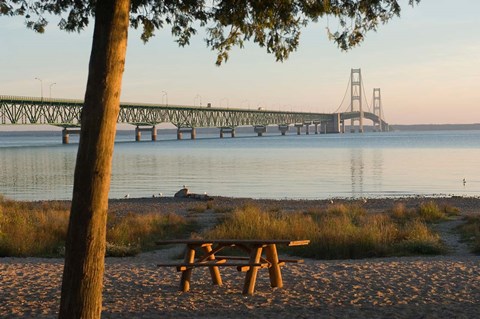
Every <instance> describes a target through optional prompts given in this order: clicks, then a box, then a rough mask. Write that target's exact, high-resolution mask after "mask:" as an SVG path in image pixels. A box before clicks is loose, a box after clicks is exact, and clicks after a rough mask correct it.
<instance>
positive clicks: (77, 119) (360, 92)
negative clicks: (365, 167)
mask: <svg viewBox="0 0 480 319" xmlns="http://www.w3.org/2000/svg"><path fill="white" fill-rule="evenodd" d="M348 87H349V88H350V104H349V105H348V106H347V108H346V109H345V110H344V111H343V112H342V111H341V110H342V106H343V105H344V101H345V97H346V95H347V94H345V96H344V98H343V100H342V103H341V104H340V106H339V108H338V109H337V110H336V111H335V112H333V113H312V112H293V111H292V112H285V111H273V110H265V109H262V108H259V109H255V110H250V109H248V110H246V109H241V108H222V107H211V106H210V104H207V106H206V107H201V106H187V105H166V104H146V103H120V113H119V116H118V120H117V122H118V123H128V124H131V125H134V126H135V127H136V128H135V139H136V140H137V141H140V140H141V135H142V132H149V133H150V134H151V139H152V141H155V140H156V139H157V125H159V124H161V123H171V124H173V125H174V126H175V127H176V128H177V138H178V139H182V137H183V134H184V133H187V134H188V133H189V134H190V138H192V139H195V138H196V129H197V128H218V129H219V132H220V137H221V138H223V137H224V134H230V135H231V137H235V129H236V128H237V127H242V126H250V127H253V129H254V132H255V133H257V134H258V136H262V135H263V134H264V133H266V132H267V127H269V126H270V127H271V126H278V131H279V132H280V133H281V134H282V135H286V133H287V132H288V131H289V130H290V128H292V127H294V128H296V131H297V134H298V135H300V134H301V132H302V129H303V128H304V131H305V134H310V133H311V129H310V127H313V128H314V134H319V133H345V126H346V124H345V122H346V121H350V132H352V133H353V132H355V130H356V129H357V131H358V132H360V133H363V131H364V124H363V121H364V119H368V120H371V121H372V122H373V129H374V130H375V131H378V132H383V131H388V130H389V126H388V123H387V122H385V120H384V119H383V110H382V103H381V94H380V89H379V88H375V89H373V100H372V101H373V110H370V107H369V105H368V103H364V102H365V101H366V100H365V98H364V97H365V91H364V86H363V81H362V75H361V70H360V69H352V70H351V74H350V80H349V84H348V85H347V91H348ZM347 91H346V93H347ZM365 104H366V105H367V106H368V109H367V110H364V108H363V105H365ZM82 107H83V101H81V100H70V99H56V98H44V97H19V96H6V95H0V125H19V124H22V125H25V124H28V125H35V124H47V125H54V126H58V127H62V128H63V131H62V142H63V143H64V144H67V143H68V142H69V134H75V133H79V131H80V126H81V112H82ZM357 122H358V125H357V124H356V123H357ZM269 129H270V128H269Z"/></svg>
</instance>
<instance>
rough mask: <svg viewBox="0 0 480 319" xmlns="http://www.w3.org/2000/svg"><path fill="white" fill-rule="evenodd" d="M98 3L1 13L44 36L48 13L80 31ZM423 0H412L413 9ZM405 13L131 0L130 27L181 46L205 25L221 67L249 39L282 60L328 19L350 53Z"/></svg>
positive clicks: (348, 3)
mask: <svg viewBox="0 0 480 319" xmlns="http://www.w3.org/2000/svg"><path fill="white" fill-rule="evenodd" d="M96 1H97V0H83V1H82V0H58V1H55V0H37V1H26V0H10V1H1V2H0V15H9V16H14V15H20V16H25V24H26V26H27V27H28V28H30V29H33V30H35V31H36V32H40V33H42V32H44V31H45V27H46V26H47V24H48V22H47V20H46V19H45V18H44V17H43V15H44V14H45V13H48V14H54V15H59V16H61V17H62V18H61V20H60V23H59V27H60V29H62V30H66V31H77V32H80V31H81V30H83V29H84V28H85V27H86V26H88V23H89V20H90V19H92V18H94V17H95V4H96ZM419 2H420V0H409V4H410V5H415V4H417V3H419ZM207 3H208V5H207ZM400 11H401V8H400V4H399V1H398V0H209V1H208V2H207V1H206V0H178V1H175V0H131V10H130V24H131V26H132V27H133V28H140V27H141V28H142V33H141V36H140V38H141V40H142V41H143V42H147V41H148V40H149V39H150V38H152V37H153V36H154V35H155V31H156V30H159V29H161V28H164V27H165V25H169V26H170V28H171V32H172V35H173V37H174V38H175V41H176V42H177V43H178V44H179V45H180V46H185V45H188V44H189V43H190V38H191V37H192V36H193V35H195V34H196V33H197V30H196V28H197V27H205V29H206V32H207V38H206V39H205V41H206V43H207V46H209V47H210V48H211V49H212V50H213V51H216V54H217V59H216V64H217V65H221V64H222V63H223V62H226V61H227V60H228V57H229V52H230V51H231V49H232V48H233V47H234V46H238V47H243V44H244V42H245V41H253V42H255V43H257V44H258V45H259V46H260V47H264V48H266V51H267V52H268V53H271V54H273V55H274V56H275V58H276V60H277V61H283V60H285V59H287V58H288V56H289V54H290V53H291V52H292V51H294V50H296V48H297V47H298V44H299V40H300V34H301V28H303V27H304V26H306V25H307V24H308V23H310V22H316V21H318V19H319V18H322V17H325V16H329V17H331V18H333V20H334V21H336V24H337V26H336V27H337V30H334V31H330V26H329V28H328V32H329V33H328V35H329V38H330V39H331V40H332V41H334V42H335V43H336V44H337V45H338V47H339V48H340V49H341V50H349V49H351V48H353V47H355V46H357V45H358V44H360V43H361V42H362V41H363V40H364V39H365V35H366V34H367V33H368V32H369V31H376V30H377V28H378V26H379V25H380V24H384V23H387V22H388V21H390V20H391V19H392V18H394V17H396V16H399V14H400ZM329 21H330V20H329Z"/></svg>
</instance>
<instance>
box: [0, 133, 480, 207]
mask: <svg viewBox="0 0 480 319" xmlns="http://www.w3.org/2000/svg"><path fill="white" fill-rule="evenodd" d="M271 131H272V132H274V131H275V133H270V134H268V135H267V136H264V137H256V136H254V134H253V132H252V133H249V134H243V135H240V136H239V137H238V138H234V139H232V138H224V139H219V138H217V135H216V134H215V135H208V134H204V133H201V132H199V133H198V134H197V137H198V138H197V140H195V141H191V140H182V141H177V140H175V135H173V134H162V133H159V134H160V135H159V138H160V139H161V140H160V141H157V142H149V141H145V142H141V143H137V142H133V141H132V140H133V139H134V133H133V131H127V132H125V131H122V132H119V133H118V135H117V143H116V144H115V153H114V159H113V173H112V183H111V191H110V197H111V198H121V197H124V196H125V194H129V195H130V197H151V196H152V195H153V194H159V193H162V194H163V195H164V196H172V195H173V194H174V193H175V192H176V191H177V190H178V189H180V188H181V187H182V185H187V186H188V188H189V189H190V190H191V191H192V192H195V193H201V194H203V193H204V192H207V193H208V194H210V195H218V196H234V197H253V198H274V199H280V198H299V199H300V198H308V199H325V198H332V197H363V196H365V197H393V196H410V195H433V196H435V195H462V196H480V165H479V159H480V131H442V132H392V133H365V134H343V135H340V134H335V135H313V134H311V135H301V136H297V135H294V134H293V132H291V133H290V134H291V135H290V136H288V135H287V136H280V135H279V134H278V133H277V130H275V129H274V128H272V129H271ZM185 135H186V134H185ZM144 138H145V139H148V137H147V136H144ZM71 140H73V142H74V143H72V144H70V145H62V144H60V141H61V133H60V132H34V133H31V132H21V133H20V132H0V194H3V195H5V196H7V197H9V198H14V199H26V200H40V199H69V198H71V194H72V185H73V171H74V166H75V157H76V152H77V147H78V144H76V143H75V141H78V137H75V136H73V137H72V136H71ZM463 178H465V179H466V184H464V183H463V182H462V180H463Z"/></svg>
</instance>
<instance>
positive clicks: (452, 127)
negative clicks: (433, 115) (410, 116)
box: [390, 123, 480, 132]
mask: <svg viewBox="0 0 480 319" xmlns="http://www.w3.org/2000/svg"><path fill="white" fill-rule="evenodd" d="M390 128H391V129H393V130H394V131H401V132H403V131H409V132H410V131H417V132H418V131H421V132H422V131H471V130H480V123H475V124H409V125H407V124H392V125H390Z"/></svg>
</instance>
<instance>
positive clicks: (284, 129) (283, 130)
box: [278, 124, 290, 135]
mask: <svg viewBox="0 0 480 319" xmlns="http://www.w3.org/2000/svg"><path fill="white" fill-rule="evenodd" d="M289 129H290V126H288V124H283V125H279V126H278V130H279V131H280V132H281V133H282V135H285V134H286V133H287V132H288V130H289Z"/></svg>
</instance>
